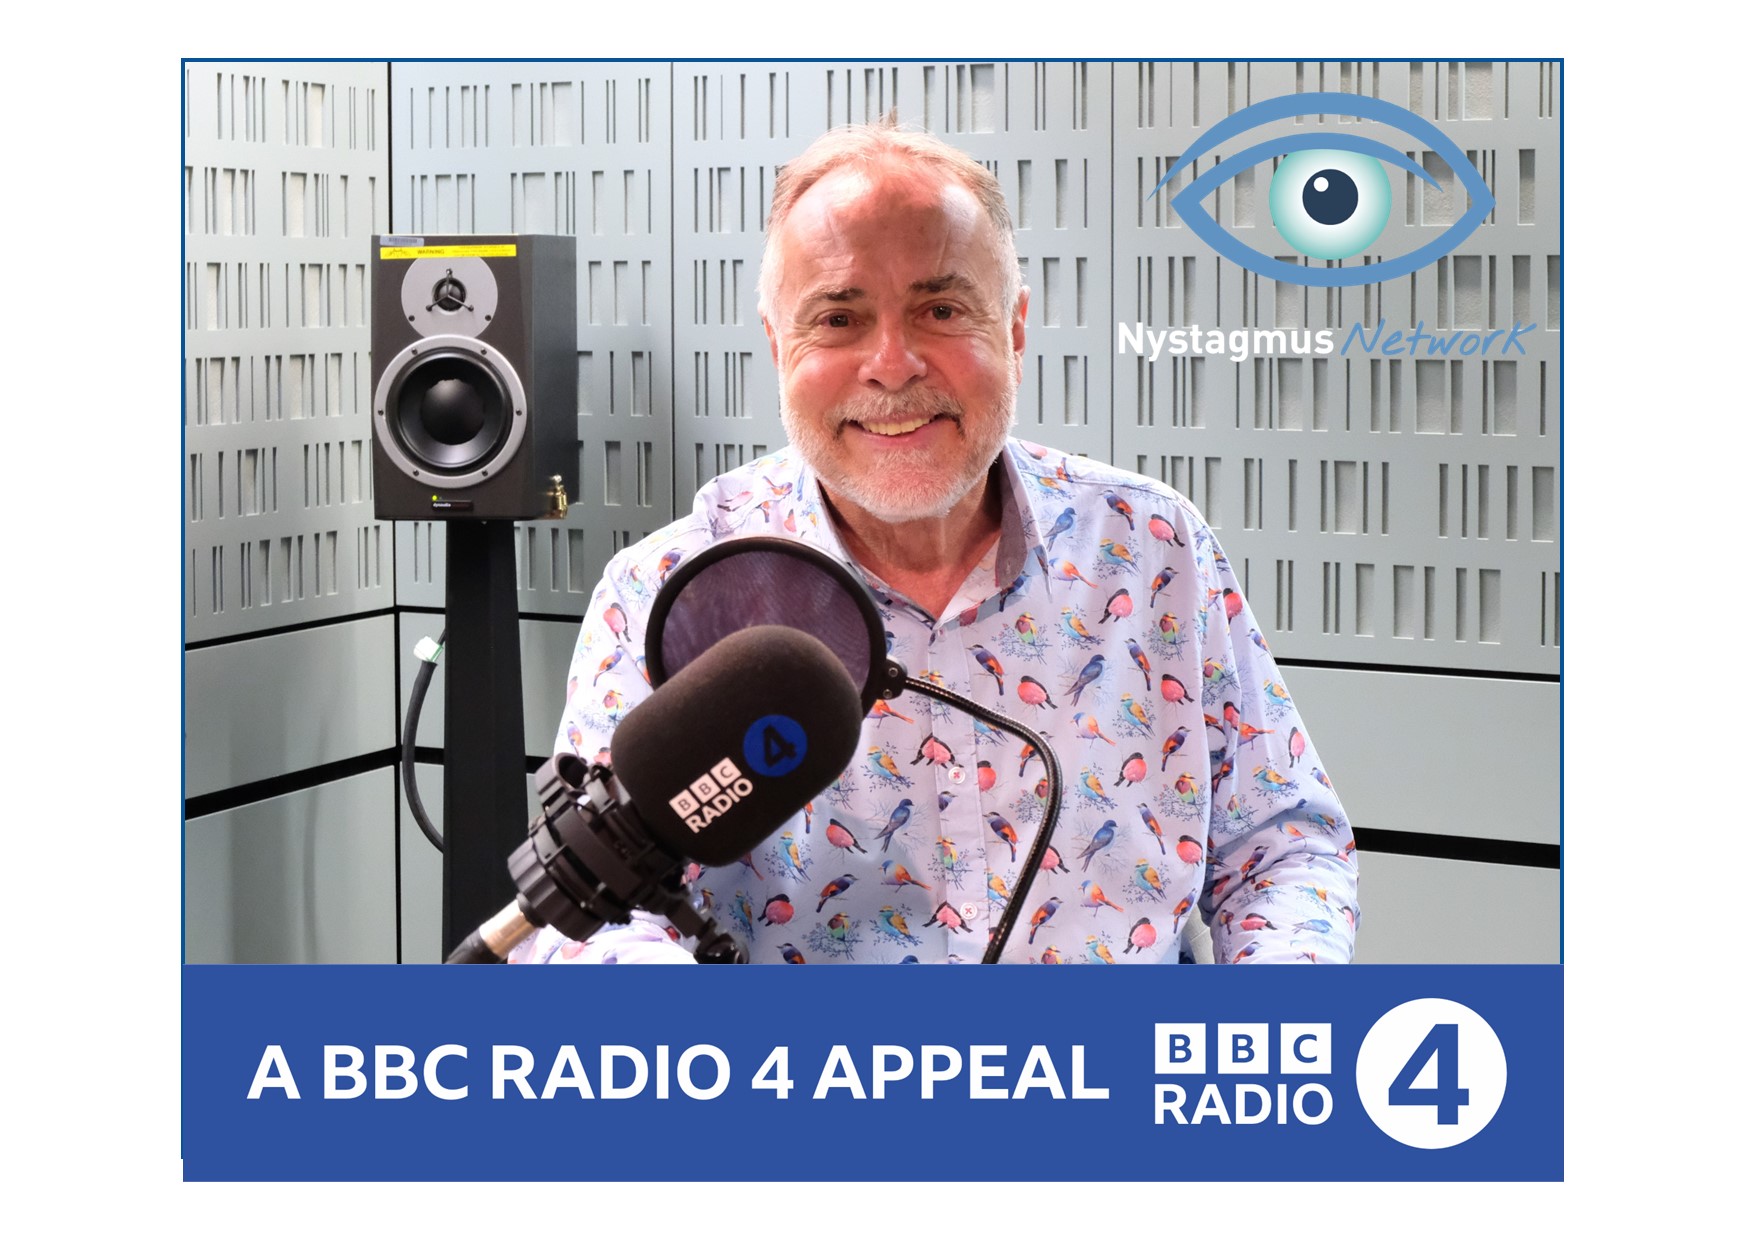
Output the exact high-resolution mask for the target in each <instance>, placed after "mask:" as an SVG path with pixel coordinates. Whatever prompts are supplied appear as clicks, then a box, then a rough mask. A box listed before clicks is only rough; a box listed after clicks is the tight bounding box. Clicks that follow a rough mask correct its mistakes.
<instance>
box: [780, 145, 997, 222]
mask: <svg viewBox="0 0 1754 1240" xmlns="http://www.w3.org/2000/svg"><path fill="white" fill-rule="evenodd" d="M854 210H858V211H864V212H870V213H872V214H879V215H881V214H907V213H915V212H917V213H931V212H939V213H942V214H944V215H945V216H946V217H948V218H949V219H951V220H954V221H955V222H957V223H961V224H965V225H972V224H975V223H977V222H978V221H979V220H980V219H981V210H980V204H979V203H978V202H976V201H975V196H974V194H973V193H972V192H971V191H970V190H969V188H968V187H967V186H966V185H964V184H963V183H962V182H961V181H959V180H957V179H956V177H955V176H953V175H951V174H950V173H949V172H948V171H947V170H946V169H943V168H939V167H936V166H934V165H931V164H923V163H914V162H907V161H903V160H899V159H881V160H875V161H872V162H870V163H864V164H847V165H844V166H842V167H839V168H836V169H833V170H832V171H830V172H828V173H825V174H824V175H823V177H822V179H821V180H819V181H817V182H816V184H814V185H812V186H811V187H810V188H809V189H807V190H805V191H804V193H803V194H802V195H801V196H800V197H799V198H798V201H797V203H796V204H795V205H794V206H793V208H792V217H793V218H800V217H804V216H806V215H808V216H814V217H817V218H821V217H823V216H835V215H844V214H846V213H848V212H849V211H854Z"/></svg>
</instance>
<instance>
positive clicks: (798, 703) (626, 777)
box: [611, 624, 864, 866]
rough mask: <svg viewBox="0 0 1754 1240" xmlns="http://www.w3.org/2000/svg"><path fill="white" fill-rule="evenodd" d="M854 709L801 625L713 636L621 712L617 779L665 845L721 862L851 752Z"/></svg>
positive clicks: (839, 677) (764, 831)
mask: <svg viewBox="0 0 1754 1240" xmlns="http://www.w3.org/2000/svg"><path fill="white" fill-rule="evenodd" d="M863 723H864V710H863V708H862V707H861V706H860V704H859V695H858V692H857V690H855V689H854V687H853V682H852V678H851V677H850V676H848V675H847V672H846V668H845V666H844V665H843V664H842V662H841V660H840V659H839V658H838V657H837V656H836V655H835V654H834V653H833V652H832V651H830V650H829V648H828V647H827V646H825V645H823V643H822V642H820V641H818V640H817V639H816V638H814V637H812V636H810V634H808V633H805V632H803V631H801V630H799V629H792V628H785V627H782V626H780V625H771V624H769V625H757V626H755V627H754V628H748V629H744V630H742V631H741V632H738V633H733V634H732V635H730V636H729V637H726V638H724V639H723V640H721V641H719V642H717V643H715V644H714V645H713V646H712V648H711V649H709V650H707V651H706V652H705V653H704V654H701V655H700V656H699V657H698V658H696V659H694V660H693V661H692V662H690V663H689V664H688V666H687V667H685V668H683V669H682V670H681V671H679V672H677V673H676V674H675V675H674V676H672V677H671V678H670V679H669V680H668V681H666V682H664V683H663V684H662V685H660V686H659V687H658V688H657V690H655V691H654V692H653V694H652V696H651V697H649V698H647V699H646V700H645V701H644V702H641V703H640V704H639V705H638V706H636V707H635V708H634V709H633V710H631V711H629V712H628V714H627V718H625V719H623V720H622V721H621V723H620V724H619V725H618V726H617V727H616V729H615V737H614V740H613V741H612V743H611V750H612V752H613V754H614V761H615V777H616V779H617V780H619V781H620V783H621V786H622V787H623V788H625V789H626V790H627V794H628V796H629V797H631V798H632V800H633V805H634V808H635V809H636V810H638V811H639V816H640V818H641V819H642V820H643V821H644V822H645V824H646V826H647V827H648V828H649V829H650V831H651V833H652V836H653V838H654V839H655V840H656V841H657V843H658V844H659V846H660V847H662V848H663V849H664V850H665V851H667V852H670V853H672V854H674V855H675V856H676V857H678V858H684V857H686V858H691V859H693V860H695V861H698V862H700V863H701V864H702V865H709V866H713V865H726V864H728V863H730V862H732V861H735V860H736V859H737V858H739V857H741V856H743V855H744V854H745V853H747V852H749V851H750V850H751V849H753V848H754V847H755V846H756V845H757V844H759V843H761V842H762V841H763V840H765V839H766V838H767V837H768V836H769V835H771V834H772V833H773V832H774V831H775V830H777V829H778V827H779V825H780V824H781V823H782V822H784V821H785V820H786V819H787V818H789V817H791V816H792V815H793V814H795V813H797V812H798V811H799V810H801V809H802V808H803V807H804V803H805V802H806V801H809V800H810V799H811V798H812V797H814V796H816V795H817V794H818V793H820V792H821V791H822V790H823V789H824V788H826V787H828V785H829V784H831V783H833V782H834V781H835V779H836V778H837V777H838V776H839V775H840V773H841V772H842V771H843V770H845V769H846V767H847V764H848V763H850V762H851V761H852V759H853V753H854V751H855V750H856V749H857V748H858V744H859V729H860V727H861V726H862V725H863Z"/></svg>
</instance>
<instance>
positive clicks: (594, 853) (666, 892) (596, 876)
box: [449, 625, 864, 963]
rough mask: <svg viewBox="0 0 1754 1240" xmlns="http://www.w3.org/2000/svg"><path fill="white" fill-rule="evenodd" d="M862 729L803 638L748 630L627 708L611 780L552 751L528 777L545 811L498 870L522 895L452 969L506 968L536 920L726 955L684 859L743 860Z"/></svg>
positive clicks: (475, 937)
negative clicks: (656, 924) (642, 929)
mask: <svg viewBox="0 0 1754 1240" xmlns="http://www.w3.org/2000/svg"><path fill="white" fill-rule="evenodd" d="M863 722H864V710H863V709H862V708H861V706H860V702H859V695H858V692H857V690H856V689H855V688H854V687H853V682H852V678H851V677H850V676H848V675H847V672H846V669H845V667H844V666H843V664H842V662H841V660H840V659H839V658H838V657H837V656H836V655H835V654H834V653H833V652H831V651H830V650H829V649H828V647H827V646H825V645H823V644H822V642H820V641H818V640H817V639H816V638H814V637H812V636H811V635H810V634H808V633H805V632H803V631H801V630H798V629H792V628H786V627H782V626H778V625H758V626H756V627H754V628H749V629H744V630H742V631H741V632H738V633H733V634H732V635H730V636H728V637H725V638H723V639H721V640H720V641H718V642H716V643H714V645H713V646H712V648H711V649H709V650H707V651H706V652H705V653H704V654H702V655H701V656H700V657H699V658H697V659H695V660H693V661H692V662H690V663H689V664H688V666H687V667H685V668H683V669H682V670H681V671H679V672H677V673H676V675H674V676H673V677H671V678H670V679H669V680H668V681H666V682H664V683H663V684H661V685H660V686H659V687H658V688H657V689H656V690H655V691H653V693H652V696H651V697H649V698H647V699H646V700H645V701H644V702H641V703H640V704H639V705H638V706H636V707H635V708H634V709H633V710H631V711H629V712H628V715H627V718H625V719H624V720H622V721H621V723H620V725H619V726H618V727H617V728H616V729H615V739H614V743H613V748H614V752H615V765H614V769H613V770H612V771H611V770H610V769H609V768H607V767H602V766H595V765H591V764H587V763H586V762H585V761H584V760H583V759H581V758H579V757H577V756H576V755H573V754H559V755H557V756H556V757H554V758H553V759H551V760H550V761H549V762H548V763H547V764H545V765H544V766H543V768H542V769H541V771H539V772H538V773H537V791H538V794H539V795H540V796H541V798H542V810H541V812H539V813H538V814H537V815H536V817H535V819H534V820H533V821H532V822H531V823H530V838H529V839H528V840H527V841H525V842H524V843H523V844H521V845H519V847H518V849H517V851H516V852H514V853H513V854H512V857H511V859H510V861H509V863H508V864H509V866H510V868H511V871H512V877H513V879H514V880H515V881H516V883H517V886H518V898H517V900H516V901H514V902H513V903H512V904H509V905H507V906H506V908H505V909H504V910H503V911H502V912H501V913H500V914H499V915H498V916H496V917H494V918H493V919H491V920H490V921H488V922H486V923H484V924H483V925H482V927H481V928H480V929H479V930H477V931H475V932H474V933H473V934H471V935H470V936H469V937H468V938H467V939H465V940H464V941H463V943H462V944H461V945H460V946H459V947H458V948H457V950H456V951H455V952H453V953H452V954H451V956H450V958H449V960H450V962H451V963H474V962H481V963H485V962H487V961H488V960H491V959H504V957H505V955H506V953H507V952H509V951H510V950H511V948H512V946H513V945H515V944H516V943H517V942H518V940H520V939H522V938H523V937H524V936H525V935H526V934H528V933H529V932H530V931H531V930H533V929H535V928H536V927H538V926H542V925H552V926H554V927H555V928H556V929H558V930H560V931H561V932H562V933H563V934H565V935H567V936H568V937H569V938H573V939H586V938H589V937H590V936H591V935H593V934H595V933H596V932H597V931H598V930H600V929H601V928H602V927H603V926H604V925H605V924H607V923H610V922H624V921H627V920H628V918H629V917H630V916H631V914H632V912H633V910H634V909H635V908H643V909H647V910H649V911H651V912H656V913H662V914H664V915H665V916H668V917H669V918H670V919H671V921H672V923H673V924H675V925H676V927H677V929H679V930H681V931H682V932H683V933H685V934H690V935H695V936H697V937H699V936H702V935H703V934H704V935H706V936H707V937H708V938H710V939H711V940H712V943H711V944H705V943H703V946H705V947H709V948H710V950H711V951H713V952H715V953H717V954H716V955H715V956H714V958H729V955H728V954H729V953H730V952H731V951H733V950H734V944H732V942H731V940H730V938H729V936H728V935H724V934H723V933H722V932H721V931H718V928H717V927H716V926H715V925H713V923H712V921H711V919H710V918H706V917H703V916H701V914H700V913H699V912H698V911H696V910H695V909H694V908H693V907H692V905H691V904H690V903H689V901H688V898H687V892H686V890H685V889H684V887H683V886H682V882H681V874H682V869H683V866H684V864H685V863H686V862H688V861H690V860H692V861H697V862H699V863H700V864H702V865H706V866H716V865H725V864H727V863H729V862H732V861H735V860H736V859H737V858H739V857H741V856H743V855H744V854H745V853H748V852H750V851H752V850H753V849H754V848H755V847H756V845H758V844H760V843H761V842H762V841H763V840H765V839H766V838H767V837H768V836H770V835H772V834H773V832H774V831H776V830H778V829H779V827H780V824H782V823H783V822H785V821H786V820H787V819H788V818H790V817H791V816H792V815H793V814H796V813H797V812H798V811H799V810H801V809H802V808H803V807H804V804H805V802H807V801H809V800H810V799H811V798H813V797H815V796H816V795H817V794H819V793H820V792H821V791H822V790H823V789H824V788H826V787H828V785H829V784H831V783H833V782H834V780H835V778H836V777H837V776H839V774H840V773H841V771H843V770H845V769H846V767H847V765H848V763H850V762H851V761H852V758H853V754H854V752H855V750H856V749H857V748H858V741H859V729H860V727H861V725H862V724H863Z"/></svg>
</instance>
